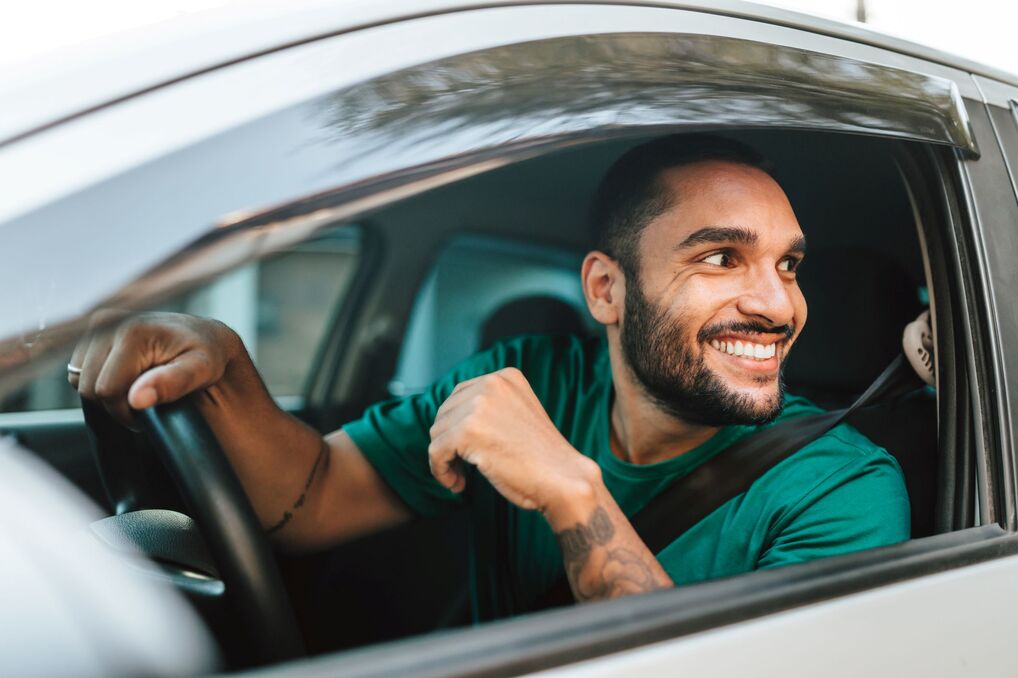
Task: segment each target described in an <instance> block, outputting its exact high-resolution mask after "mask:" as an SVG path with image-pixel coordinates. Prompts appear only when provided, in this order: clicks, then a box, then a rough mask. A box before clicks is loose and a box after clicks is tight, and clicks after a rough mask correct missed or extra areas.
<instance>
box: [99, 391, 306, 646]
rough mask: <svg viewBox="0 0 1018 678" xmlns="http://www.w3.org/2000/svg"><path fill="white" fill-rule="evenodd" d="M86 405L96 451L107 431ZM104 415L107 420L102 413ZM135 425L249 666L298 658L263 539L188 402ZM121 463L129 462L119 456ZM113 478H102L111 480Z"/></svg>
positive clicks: (152, 412) (292, 625)
mask: <svg viewBox="0 0 1018 678" xmlns="http://www.w3.org/2000/svg"><path fill="white" fill-rule="evenodd" d="M83 404H84V401H83ZM89 405H90V407H89V408H88V409H89V410H90V411H86V420H88V423H89V426H90V427H91V428H92V430H93V433H94V434H95V435H96V438H97V446H98V444H99V443H98V441H99V440H102V439H103V438H104V437H105V436H104V435H103V434H104V432H105V433H108V432H109V428H108V426H104V425H103V424H102V422H96V421H95V420H96V419H97V417H96V410H97V409H99V410H102V407H101V406H98V407H97V406H96V405H95V404H91V403H90V404H89ZM90 414H91V416H89V415H90ZM102 414H103V415H105V416H106V417H107V422H109V421H110V420H111V418H109V415H107V414H106V413H105V411H103V412H102ZM138 422H139V423H140V425H141V426H142V429H143V431H144V433H145V434H147V436H148V438H149V440H150V441H151V443H152V445H153V447H154V448H155V452H156V454H157V455H158V456H159V457H160V458H161V459H162V461H163V463H164V465H165V467H166V470H167V471H168V472H169V475H170V477H171V478H172V479H173V481H174V483H175V484H176V486H177V489H178V491H179V492H180V495H181V497H182V498H183V500H184V504H185V505H186V507H187V509H188V512H189V513H190V515H191V518H192V519H193V520H194V521H195V522H196V523H197V525H198V528H199V530H200V531H201V534H202V537H203V538H204V541H205V544H206V546H207V548H208V551H209V553H210V554H211V555H212V558H213V560H214V561H215V565H216V568H217V570H218V572H219V575H220V577H221V579H222V582H223V584H224V586H225V593H226V597H227V601H228V602H229V604H230V606H231V607H232V609H233V611H234V613H235V615H236V617H237V618H239V619H241V620H243V621H242V624H243V626H244V630H245V631H246V635H247V638H246V640H247V643H249V645H247V649H249V650H250V653H246V654H248V658H250V659H255V660H256V661H258V662H259V663H262V662H277V661H283V660H286V659H292V658H295V657H300V656H303V655H304V647H303V642H302V640H301V637H300V634H299V632H298V628H297V621H296V617H295V615H294V612H293V607H292V606H291V604H290V598H289V596H288V594H287V592H286V589H285V587H284V586H283V580H282V577H281V576H280V573H279V568H278V567H277V565H276V560H275V558H274V556H273V554H272V549H271V547H270V545H269V542H268V539H267V538H266V536H265V534H264V532H263V530H262V527H261V524H260V523H259V521H258V517H257V516H256V515H255V512H254V509H253V508H252V507H251V503H250V501H248V498H247V495H246V494H245V493H244V489H243V487H242V486H241V484H240V481H239V480H238V479H237V475H236V474H235V473H234V471H233V468H232V467H231V466H230V464H229V462H228V461H227V459H226V455H225V453H224V452H223V449H222V446H220V444H219V441H218V440H216V437H215V435H214V434H213V433H212V430H211V429H210V428H209V426H208V424H207V423H206V422H205V420H204V418H202V416H201V414H200V413H199V412H198V408H197V407H196V406H195V404H194V403H193V401H192V400H191V398H190V397H187V398H183V399H181V400H179V401H177V402H175V403H170V404H167V405H159V406H156V407H151V408H148V409H146V410H142V411H141V412H139V413H138ZM95 424H99V425H98V426H96V425H95ZM121 440H122V437H121ZM103 442H106V443H109V442H111V441H109V440H105V441H103ZM132 456H133V460H132V461H131V462H130V464H137V463H138V459H139V456H140V455H132ZM118 459H124V460H125V461H126V458H125V457H124V456H123V455H120V456H118ZM130 464H128V465H130ZM116 470H117V469H112V468H106V469H101V472H103V474H104V476H109V475H114V474H113V473H112V472H114V471H116ZM120 470H121V471H124V472H125V473H130V471H131V469H127V468H124V469H120ZM251 655H254V656H251Z"/></svg>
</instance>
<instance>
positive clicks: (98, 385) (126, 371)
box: [95, 337, 144, 427]
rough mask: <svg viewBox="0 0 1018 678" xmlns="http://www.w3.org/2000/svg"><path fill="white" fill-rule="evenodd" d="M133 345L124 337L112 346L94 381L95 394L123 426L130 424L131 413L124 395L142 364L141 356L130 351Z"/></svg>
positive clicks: (132, 421)
mask: <svg viewBox="0 0 1018 678" xmlns="http://www.w3.org/2000/svg"><path fill="white" fill-rule="evenodd" d="M135 344H136V342H133V341H131V340H130V338H129V337H128V338H125V339H124V340H123V341H121V342H120V343H114V344H113V346H112V347H111V348H110V352H109V354H107V356H106V360H105V362H104V363H103V366H102V369H101V371H100V372H99V376H98V377H96V380H95V395H96V397H97V398H99V400H100V402H102V404H103V407H105V408H106V411H107V412H109V413H110V414H111V415H112V416H113V418H114V419H116V420H117V421H119V422H120V423H122V424H124V425H126V426H129V427H130V426H132V425H133V423H134V414H133V413H132V412H131V407H130V405H129V404H128V402H127V393H128V390H129V389H130V388H131V384H132V382H133V381H134V378H135V377H136V376H138V373H139V372H140V371H141V368H142V365H140V364H139V360H141V359H144V358H143V356H142V354H141V353H140V352H139V351H137V350H136V349H135V348H134V345H135Z"/></svg>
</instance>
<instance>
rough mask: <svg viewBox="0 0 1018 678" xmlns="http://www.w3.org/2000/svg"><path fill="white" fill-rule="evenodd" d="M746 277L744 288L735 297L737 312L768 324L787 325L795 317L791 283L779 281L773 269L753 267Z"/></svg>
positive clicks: (784, 280) (787, 280)
mask: <svg viewBox="0 0 1018 678" xmlns="http://www.w3.org/2000/svg"><path fill="white" fill-rule="evenodd" d="M754 268H755V269H756V270H754V271H753V272H752V273H751V274H750V275H748V276H746V286H745V289H744V290H743V292H742V294H740V295H739V301H738V308H739V311H740V312H741V313H743V314H745V315H748V316H755V317H757V318H760V319H762V320H765V321H766V322H768V323H770V324H772V325H790V324H792V321H793V320H794V318H795V301H794V296H793V295H795V294H797V293H798V287H797V285H796V283H795V280H794V279H793V280H789V279H787V278H783V277H782V276H781V275H780V273H779V272H778V271H777V269H776V268H771V267H767V266H760V267H754Z"/></svg>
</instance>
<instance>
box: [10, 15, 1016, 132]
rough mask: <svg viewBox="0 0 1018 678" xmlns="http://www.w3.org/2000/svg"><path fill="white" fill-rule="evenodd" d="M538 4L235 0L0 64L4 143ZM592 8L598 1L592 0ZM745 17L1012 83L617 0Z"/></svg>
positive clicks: (961, 64)
mask: <svg viewBox="0 0 1018 678" xmlns="http://www.w3.org/2000/svg"><path fill="white" fill-rule="evenodd" d="M539 4H559V3H554V2H546V1H541V0H533V1H530V2H527V1H520V0H389V1H388V2H384V3H381V2H377V1H376V0H330V1H328V2H326V1H324V0H287V1H286V2H275V1H270V2H231V3H229V4H227V5H224V6H221V7H218V8H213V9H209V10H205V11H200V12H189V13H186V14H182V15H180V16H177V17H175V18H173V19H170V20H167V21H163V22H159V23H155V24H151V25H147V26H141V27H137V28H134V29H131V30H123V31H114V32H112V33H110V34H109V35H104V36H102V37H97V38H93V39H91V40H89V41H87V42H83V43H79V44H75V45H65V46H63V47H59V48H57V49H54V50H52V51H49V52H45V53H37V54H36V55H34V56H31V57H26V58H23V59H20V60H17V61H14V62H12V63H8V64H5V65H4V67H3V68H0V101H3V102H4V109H5V110H4V116H3V117H2V118H0V145H2V144H5V143H10V142H13V141H15V140H17V139H19V138H23V137H24V136H26V135H29V134H31V133H33V132H35V131H38V130H41V129H45V128H47V127H50V126H52V125H55V124H58V123H59V122H61V121H64V120H67V119H69V118H73V117H75V116H79V115H82V114H85V113H87V112H89V111H91V110H94V109H96V108H99V107H103V106H106V105H110V104H112V103H115V102H117V101H120V100H123V99H125V98H128V97H131V96H135V95H138V94H141V93H144V92H148V91H151V90H153V89H156V88H158V87H161V86H164V85H167V84H169V83H172V82H175V81H178V80H181V79H183V78H187V77H189V76H192V75H196V74H199V73H202V72H206V71H209V70H211V69H215V68H218V67H221V66H224V65H228V64H231V63H235V62H237V61H242V60H244V59H249V58H252V57H256V56H258V55H261V54H265V53H268V52H272V51H276V50H279V49H283V48H285V47H288V46H292V45H295V44H299V43H304V42H309V41H313V40H316V39H320V38H323V37H327V36H331V35H337V34H340V33H343V32H349V31H352V30H357V29H361V28H366V27H370V26H376V25H381V24H386V23H392V22H396V21H402V20H407V19H411V18H415V17H422V16H427V15H434V14H442V13H449V12H457V11H464V10H470V9H481V8H490V7H493V6H511V5H539ZM592 4H599V3H598V2H597V0H594V3H592ZM610 4H614V5H618V4H631V5H650V4H653V6H657V7H661V6H668V7H675V8H679V9H688V10H694V11H702V12H707V13H712V14H718V15H724V16H732V17H740V18H749V19H754V20H758V21H763V22H766V23H771V24H778V25H783V26H788V27H793V28H800V29H805V30H808V31H811V32H814V33H820V34H825V35H829V36H833V37H838V38H842V39H847V40H851V41H853V42H860V43H866V44H870V45H875V46H878V47H883V48H886V49H890V50H893V51H896V52H900V53H903V54H908V55H912V56H916V57H919V58H922V59H925V60H929V61H933V62H937V63H940V64H944V65H948V66H953V67H956V68H960V69H963V70H966V71H970V72H973V73H979V74H982V75H985V76H987V77H991V78H995V79H998V80H1002V81H1005V82H1010V83H1012V84H1016V85H1018V77H1016V76H1014V75H1011V74H1009V73H1006V72H1003V71H1000V70H997V69H994V68H991V67H989V66H984V65H981V64H978V63H975V62H971V61H968V60H966V59H963V58H961V57H957V56H952V55H949V54H947V53H944V52H941V51H939V50H936V49H933V48H930V47H925V46H923V45H919V44H916V43H913V42H909V41H907V40H903V39H900V38H896V37H892V36H889V35H884V34H881V33H878V32H875V31H872V30H870V29H868V28H866V27H864V26H862V25H861V24H847V23H840V22H837V21H832V20H829V19H824V18H820V17H815V16H810V15H807V14H802V13H798V12H795V11H791V10H786V9H779V8H774V7H768V6H764V5H757V4H754V3H749V2H742V1H741V0H713V1H702V2H677V1H668V0H657V1H656V2H654V3H648V2H638V1H630V2H624V1H623V2H619V1H618V0H616V1H615V2H612V3H610Z"/></svg>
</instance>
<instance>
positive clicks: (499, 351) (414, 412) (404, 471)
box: [343, 344, 516, 516]
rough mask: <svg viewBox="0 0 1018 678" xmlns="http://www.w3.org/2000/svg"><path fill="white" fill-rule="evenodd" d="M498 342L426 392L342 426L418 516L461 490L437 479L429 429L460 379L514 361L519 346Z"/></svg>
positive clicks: (446, 506) (457, 501)
mask: <svg viewBox="0 0 1018 678" xmlns="http://www.w3.org/2000/svg"><path fill="white" fill-rule="evenodd" d="M511 348H512V347H507V346H506V345H500V344H496V345H495V346H493V347H492V348H491V349H489V350H487V351H484V352H482V353H478V354H476V355H474V356H471V357H470V358H467V359H466V360H464V361H463V362H461V363H460V364H459V365H457V366H456V367H454V368H453V369H452V370H451V371H450V372H448V373H447V374H445V375H444V376H443V377H441V378H440V379H438V380H437V381H436V382H435V383H433V384H432V385H431V386H430V387H428V388H427V389H426V390H425V391H423V392H422V393H417V394H414V395H411V396H407V397H405V398H396V399H393V400H387V401H384V402H381V403H378V404H376V405H373V406H371V407H369V408H368V409H367V410H366V411H365V412H364V415H363V416H362V417H361V418H360V419H357V420H355V421H352V422H350V423H348V424H346V425H345V426H343V430H344V431H345V432H346V433H347V435H349V436H350V438H351V439H352V440H353V442H354V444H356V445H357V447H358V448H359V449H360V450H361V452H362V453H363V454H364V456H365V457H366V458H367V460H368V462H369V463H370V464H371V465H372V466H373V467H374V468H375V470H376V471H378V473H379V475H381V476H382V479H383V480H384V481H385V483H386V484H387V485H388V486H389V487H390V488H392V490H393V491H394V492H395V493H396V494H397V495H398V496H399V498H400V499H402V500H403V502H404V503H405V504H406V505H407V506H408V507H409V508H410V510H411V511H413V512H414V513H416V514H417V515H419V516H434V515H440V514H442V513H447V512H448V511H450V510H453V509H455V508H457V507H458V506H460V505H461V504H462V502H463V499H462V496H461V495H458V494H455V493H453V492H450V491H449V490H447V489H446V488H444V487H443V486H442V485H440V484H439V483H438V481H436V480H435V479H434V477H433V476H432V475H431V470H430V468H429V467H428V445H429V444H430V442H431V437H430V435H429V430H430V429H431V425H432V423H433V422H434V420H435V414H436V413H437V412H438V408H439V407H441V405H442V403H443V402H445V399H446V398H448V397H449V394H451V393H452V391H453V389H454V388H455V387H456V384H458V383H460V382H461V381H466V380H468V379H472V378H474V377H478V376H481V375H482V374H488V373H490V372H494V371H496V370H499V369H501V368H503V367H506V366H508V365H510V364H512V359H513V358H514V357H515V354H516V352H514V351H513V350H511Z"/></svg>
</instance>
